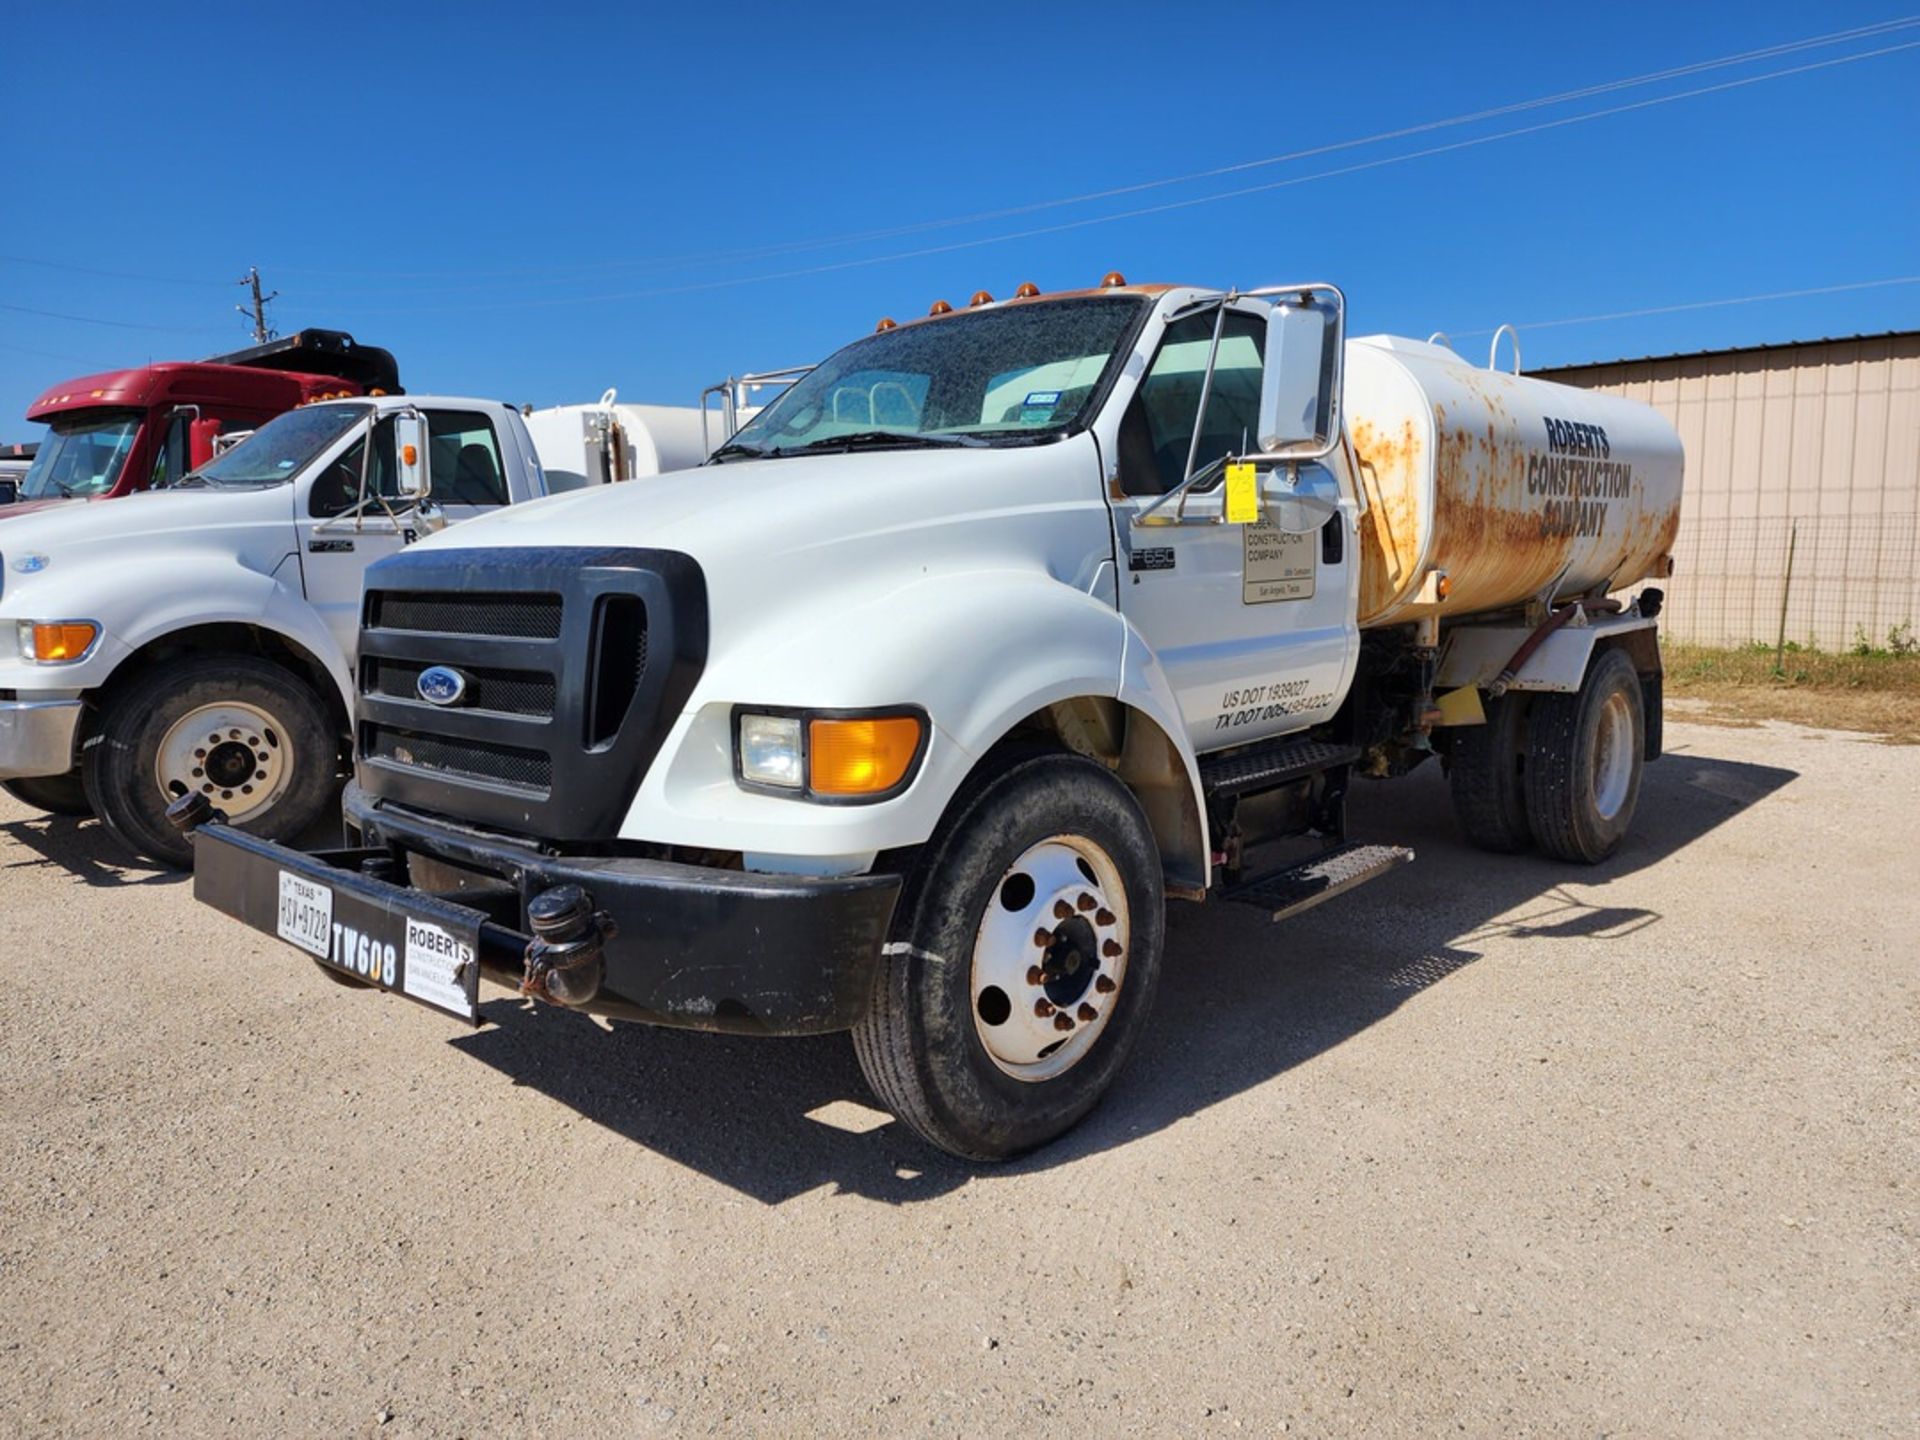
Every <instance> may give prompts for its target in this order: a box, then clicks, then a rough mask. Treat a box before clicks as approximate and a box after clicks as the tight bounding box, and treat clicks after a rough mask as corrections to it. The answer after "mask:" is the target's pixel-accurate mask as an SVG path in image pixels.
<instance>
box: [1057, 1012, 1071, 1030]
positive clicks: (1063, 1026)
mask: <svg viewBox="0 0 1920 1440" xmlns="http://www.w3.org/2000/svg"><path fill="white" fill-rule="evenodd" d="M1053 1028H1054V1029H1056V1030H1071V1029H1073V1016H1071V1015H1069V1014H1067V1012H1066V1011H1064V1010H1062V1011H1061V1012H1060V1013H1059V1014H1058V1015H1056V1016H1054V1017H1053Z"/></svg>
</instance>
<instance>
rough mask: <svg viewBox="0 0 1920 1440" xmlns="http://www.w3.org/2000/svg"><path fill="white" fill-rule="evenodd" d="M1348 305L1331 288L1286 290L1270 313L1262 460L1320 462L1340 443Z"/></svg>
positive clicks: (1260, 439) (1262, 391) (1262, 400)
mask: <svg viewBox="0 0 1920 1440" xmlns="http://www.w3.org/2000/svg"><path fill="white" fill-rule="evenodd" d="M1345 330H1346V301H1345V299H1344V297H1342V295H1341V294H1340V292H1339V291H1338V290H1336V289H1335V288H1334V287H1333V286H1331V285H1303V286H1301V287H1299V288H1298V289H1295V290H1282V291H1280V292H1279V293H1278V294H1277V295H1276V296H1275V298H1274V300H1273V308H1272V309H1271V310H1269V311H1268V312H1267V343H1266V356H1265V363H1264V365H1263V368H1262V371H1261V376H1260V433H1259V435H1258V436H1257V440H1258V443H1259V446H1260V452H1261V454H1260V457H1249V458H1272V459H1281V460H1317V459H1319V458H1320V457H1321V456H1323V455H1326V454H1328V453H1329V452H1330V451H1332V450H1333V448H1334V447H1335V446H1336V445H1338V444H1339V442H1340V379H1341V358H1342V355H1341V350H1342V345H1343V343H1344V341H1345Z"/></svg>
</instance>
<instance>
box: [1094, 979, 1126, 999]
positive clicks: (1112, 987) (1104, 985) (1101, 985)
mask: <svg viewBox="0 0 1920 1440" xmlns="http://www.w3.org/2000/svg"><path fill="white" fill-rule="evenodd" d="M1093 988H1094V989H1096V990H1098V991H1099V992H1100V993H1101V994H1102V995H1111V994H1113V992H1114V991H1116V990H1118V989H1119V988H1120V987H1119V986H1118V985H1116V984H1114V983H1113V977H1112V976H1111V975H1102V976H1101V977H1100V978H1099V979H1097V980H1095V981H1094V982H1093Z"/></svg>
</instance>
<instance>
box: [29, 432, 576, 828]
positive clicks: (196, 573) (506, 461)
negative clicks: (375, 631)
mask: <svg viewBox="0 0 1920 1440" xmlns="http://www.w3.org/2000/svg"><path fill="white" fill-rule="evenodd" d="M369 434H371V436H372V438H373V444H372V446H371V447H369V446H368V444H367V439H368V436H369ZM546 493H547V482H546V478H545V476H544V475H543V473H542V471H541V466H540V462H539V459H538V458H537V457H536V455H535V453H534V447H533V444H532V441H531V439H530V438H529V436H528V434H527V429H526V426H525V424H524V423H523V422H522V420H521V417H520V415H519V413H518V412H517V411H515V410H514V409H513V407H511V406H509V405H502V404H498V403H496V402H493V401H488V400H466V399H455V398H447V397H441V396H405V397H401V396H390V397H384V398H366V399H349V400H333V401H326V402H323V403H320V404H313V405H307V406H304V407H302V408H300V409H297V410H292V411H289V412H287V413H286V414H283V415H280V416H278V417H276V418H275V419H273V420H270V421H269V422H267V423H266V424H265V425H263V426H261V427H260V429H259V430H257V431H255V432H254V434H253V435H252V437H251V438H250V439H248V440H246V441H245V442H244V443H242V444H240V445H238V446H235V447H233V448H232V449H230V450H227V451H226V452H225V453H223V454H220V455H218V456H216V457H215V458H214V459H213V460H212V461H210V462H209V463H208V464H206V465H204V466H202V467H201V468H200V469H199V470H198V471H196V472H194V473H193V474H191V475H188V476H186V477H184V478H183V479H182V480H181V481H179V482H178V483H176V484H175V485H174V486H172V487H171V488H168V489H165V490H156V491H149V492H146V493H143V494H138V495H129V496H126V497H124V498H123V499H121V500H120V501H119V502H117V503H115V504H113V505H89V504H87V503H85V502H84V501H78V500H76V501H74V502H72V503H70V504H67V505H61V506H56V507H54V508H52V509H49V510H42V511H38V512H35V513H33V514H26V515H18V516H10V517H7V518H6V519H4V520H0V783H3V784H4V785H5V788H6V789H7V790H8V791H9V792H10V793H11V794H13V795H14V797H15V798H17V799H19V800H22V801H24V802H25V803H27V804H29V805H32V806H35V807H37V808H39V809H44V810H50V811H54V812H56V813H63V814H85V813H88V812H89V811H91V812H93V813H96V814H98V815H99V817H100V819H101V820H102V821H103V822H104V823H105V824H106V826H107V828H108V829H109V830H111V831H112V833H113V834H114V835H115V836H116V837H117V838H119V839H120V840H121V841H123V842H125V843H126V845H127V846H129V847H130V848H131V849H133V850H134V851H136V852H138V853H139V854H142V855H145V856H148V857H150V858H152V859H156V860H161V861H165V862H168V863H172V864H180V865H184V864H185V863H187V861H188V860H189V859H190V858H191V853H192V852H191V850H190V849H189V848H188V847H187V846H186V845H185V844H184V843H183V841H182V839H181V837H180V835H179V833H178V832H177V831H176V830H174V829H173V828H172V827H171V826H169V825H167V824H166V823H165V818H164V817H165V811H166V807H167V805H168V803H169V802H171V801H172V800H174V799H175V798H177V797H178V796H179V795H182V794H185V793H187V792H188V791H190V790H191V791H197V792H199V793H202V794H205V795H208V796H210V797H211V798H212V799H213V800H214V801H215V803H217V804H218V805H219V806H220V807H221V809H222V810H223V811H224V812H225V813H226V814H227V815H228V816H229V817H231V819H232V820H233V822H234V823H235V824H238V825H244V826H246V827H247V828H249V829H252V830H255V831H256V832H258V833H261V834H267V835H277V836H288V837H292V836H295V835H298V834H300V833H301V831H302V830H304V829H305V828H307V827H308V826H310V825H311V824H313V822H314V821H315V820H316V819H317V818H319V817H320V816H321V815H322V814H323V813H324V811H325V809H326V807H327V806H328V805H329V803H330V802H331V800H332V798H333V796H334V794H335V791H336V788H337V783H338V777H339V774H340V769H341V760H342V756H343V753H344V739H343V737H344V736H345V735H346V734H347V730H348V725H347V717H348V715H349V714H350V713H351V709H352V703H353V657H354V647H355V644H356V642H357V639H358V635H359V626H360V582H361V576H362V574H363V573H364V572H365V570H366V568H367V567H368V566H369V565H371V564H372V563H373V562H374V561H375V560H378V559H381V558H382V557H384V556H388V555H392V554H394V553H396V552H397V551H398V550H400V548H401V547H402V546H404V545H406V544H408V543H410V542H411V541H413V540H414V539H416V538H418V536H420V535H422V534H425V533H428V532H429V531H431V530H434V529H438V528H440V527H441V526H443V525H444V524H446V523H448V522H450V521H456V520H464V519H469V518H471V517H473V516H477V515H482V514H486V513H488V512H490V511H492V510H496V509H499V508H501V507H503V506H506V505H511V504H516V503H518V502H521V501H526V500H532V499H536V498H538V497H540V496H543V495H545V494H546Z"/></svg>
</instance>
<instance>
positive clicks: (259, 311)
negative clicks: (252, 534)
mask: <svg viewBox="0 0 1920 1440" xmlns="http://www.w3.org/2000/svg"><path fill="white" fill-rule="evenodd" d="M234 283H235V284H236V285H248V286H251V287H252V289H253V305H252V307H251V309H249V307H248V306H245V305H236V306H234V307H233V308H234V309H236V310H238V311H239V312H240V313H241V314H242V315H246V314H249V313H251V314H252V316H253V341H254V344H256V345H264V344H266V343H267V341H269V340H271V339H273V331H271V330H269V329H268V328H267V302H268V301H269V300H278V299H279V298H280V292H279V291H278V290H276V291H274V292H273V294H271V295H262V294H261V293H260V267H259V266H258V265H249V266H248V267H247V273H246V274H244V275H242V276H241V277H240V278H239V279H238V280H236V281H235V282H234Z"/></svg>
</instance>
